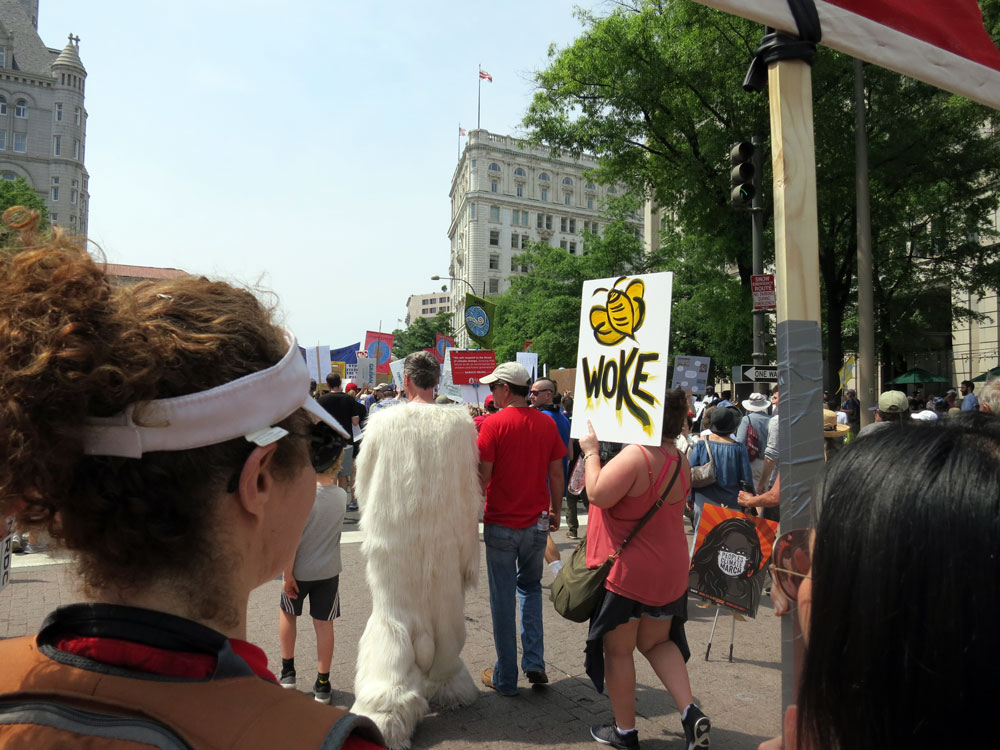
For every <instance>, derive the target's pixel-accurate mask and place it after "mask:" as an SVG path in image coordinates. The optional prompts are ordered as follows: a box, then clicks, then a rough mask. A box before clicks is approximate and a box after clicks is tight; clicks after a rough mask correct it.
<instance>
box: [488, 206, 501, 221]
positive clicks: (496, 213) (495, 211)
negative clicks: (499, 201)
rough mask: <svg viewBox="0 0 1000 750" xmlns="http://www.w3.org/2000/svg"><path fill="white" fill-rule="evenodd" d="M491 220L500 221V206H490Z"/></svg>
mask: <svg viewBox="0 0 1000 750" xmlns="http://www.w3.org/2000/svg"><path fill="white" fill-rule="evenodd" d="M490 221H500V206H490Z"/></svg>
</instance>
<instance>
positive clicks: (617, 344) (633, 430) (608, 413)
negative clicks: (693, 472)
mask: <svg viewBox="0 0 1000 750" xmlns="http://www.w3.org/2000/svg"><path fill="white" fill-rule="evenodd" d="M672 289H673V274H672V273H669V272H665V273H650V274H643V275H640V276H622V277H621V278H618V279H593V280H590V281H585V282H584V284H583V304H582V309H581V311H580V345H579V350H578V354H577V365H576V387H575V389H574V393H575V394H576V397H577V398H576V404H575V408H574V411H573V416H574V417H583V418H582V419H574V420H573V429H572V432H571V433H570V434H571V435H572V437H575V438H580V437H583V436H584V435H586V434H587V421H588V420H589V421H590V422H591V423H592V424H593V425H594V431H595V432H596V433H597V437H598V438H600V439H601V440H611V441H614V442H619V443H639V444H640V445H659V444H660V433H661V430H662V429H663V397H664V396H665V395H666V392H667V385H668V384H669V382H670V379H669V377H668V372H667V363H668V356H667V351H668V345H669V343H670V304H671V294H672Z"/></svg>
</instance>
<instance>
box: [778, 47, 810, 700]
mask: <svg viewBox="0 0 1000 750" xmlns="http://www.w3.org/2000/svg"><path fill="white" fill-rule="evenodd" d="M768 95H769V99H770V106H771V166H772V170H773V178H774V179H773V182H774V246H775V266H776V269H775V270H776V273H775V292H776V296H777V332H778V337H777V338H778V386H779V388H780V394H781V401H780V404H779V407H778V414H779V418H778V442H779V458H778V470H779V472H780V474H781V529H782V531H788V530H790V529H795V528H804V527H809V526H812V525H813V515H814V514H813V507H812V489H813V484H814V481H815V479H816V476H817V475H818V473H819V472H820V471H821V470H822V467H823V416H822V406H821V404H822V400H823V352H822V343H821V342H822V339H821V335H820V292H819V243H818V231H817V219H816V154H815V145H814V140H813V114H812V69H811V67H810V66H809V65H808V64H807V63H805V62H801V61H798V60H785V61H780V62H777V63H772V64H771V65H770V66H769V68H768ZM793 614H794V613H793ZM798 632H799V626H798V618H797V617H795V616H790V617H785V618H783V619H782V626H781V635H782V645H781V664H782V668H781V688H782V704H783V705H784V706H788V705H791V704H793V703H795V699H796V686H797V683H798V679H797V678H798V674H799V671H800V669H801V661H802V648H801V644H802V639H801V638H798V637H796V636H797V635H798Z"/></svg>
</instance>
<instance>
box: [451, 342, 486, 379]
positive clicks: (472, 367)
mask: <svg viewBox="0 0 1000 750" xmlns="http://www.w3.org/2000/svg"><path fill="white" fill-rule="evenodd" d="M449 351H451V382H452V383H454V384H455V385H479V379H480V378H484V377H486V376H487V375H489V374H490V373H491V372H493V371H494V370H495V369H496V367H497V358H496V353H495V352H493V351H492V350H490V349H476V350H462V349H451V350H449Z"/></svg>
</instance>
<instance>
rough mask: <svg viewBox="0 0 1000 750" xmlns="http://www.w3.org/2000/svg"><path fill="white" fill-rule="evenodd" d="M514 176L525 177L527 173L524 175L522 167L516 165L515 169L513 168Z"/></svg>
mask: <svg viewBox="0 0 1000 750" xmlns="http://www.w3.org/2000/svg"><path fill="white" fill-rule="evenodd" d="M514 176H515V177H526V176H527V175H525V173H524V170H523V169H521V168H520V167H518V168H517V169H515V170H514Z"/></svg>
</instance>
